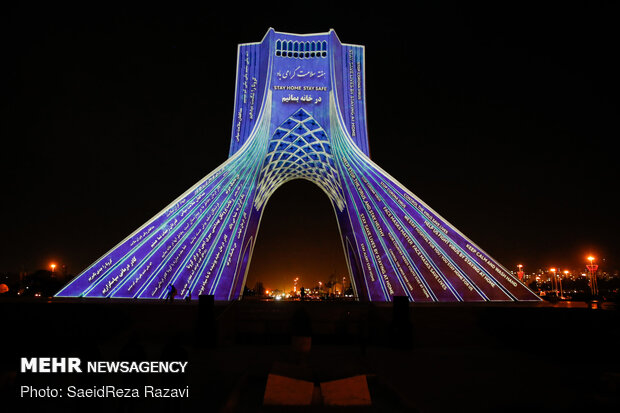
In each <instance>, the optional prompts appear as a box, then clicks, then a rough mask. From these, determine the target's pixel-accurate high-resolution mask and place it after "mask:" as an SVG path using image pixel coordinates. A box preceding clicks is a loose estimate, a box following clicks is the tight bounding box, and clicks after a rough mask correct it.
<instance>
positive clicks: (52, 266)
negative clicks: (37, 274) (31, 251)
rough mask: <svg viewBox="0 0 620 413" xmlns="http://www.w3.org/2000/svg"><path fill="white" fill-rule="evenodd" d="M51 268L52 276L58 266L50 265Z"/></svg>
mask: <svg viewBox="0 0 620 413" xmlns="http://www.w3.org/2000/svg"><path fill="white" fill-rule="evenodd" d="M50 268H51V269H52V274H53V273H54V270H55V269H56V264H54V263H52V264H50Z"/></svg>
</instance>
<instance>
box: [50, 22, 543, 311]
mask: <svg viewBox="0 0 620 413" xmlns="http://www.w3.org/2000/svg"><path fill="white" fill-rule="evenodd" d="M365 103H366V99H365V73H364V48H363V47H362V46H357V45H349V44H343V43H341V42H340V40H339V39H338V37H337V36H336V33H335V32H334V31H333V30H332V31H330V32H328V33H321V34H312V35H295V34H288V33H281V32H276V31H274V30H273V29H271V30H269V31H268V32H267V34H266V35H265V37H264V38H263V40H262V41H261V42H259V43H249V44H242V45H239V49H238V61H237V81H236V91H235V111H234V116H233V124H232V135H231V144H230V153H229V158H228V160H227V161H226V162H224V163H223V164H222V165H220V166H219V167H218V168H216V169H215V170H214V171H213V172H211V173H210V174H209V175H207V176H206V177H205V178H203V179H202V180H201V181H199V182H198V183H196V184H195V185H194V186H193V187H192V188H190V189H189V190H188V191H186V192H185V193H184V194H182V195H181V196H180V197H179V198H177V199H176V200H175V201H173V202H172V203H171V204H170V205H169V206H168V207H166V208H165V209H164V210H163V211H161V212H160V213H158V214H157V215H156V216H154V217H153V218H152V219H150V220H149V221H148V222H147V223H145V224H144V225H143V226H142V227H140V228H139V229H138V230H136V231H135V232H134V233H133V234H131V235H129V236H128V237H127V238H125V239H124V240H123V241H121V242H120V243H119V244H118V245H117V246H115V247H114V248H112V249H111V250H110V251H109V252H107V253H106V254H104V255H103V256H102V257H101V258H99V259H98V260H97V261H95V262H94V263H93V264H92V265H91V266H90V267H88V268H87V269H86V270H84V271H83V272H82V273H81V274H80V275H78V276H77V277H76V278H75V279H74V280H73V281H71V282H70V283H69V284H68V285H67V286H65V287H64V288H63V289H62V290H61V291H60V292H59V293H58V294H57V296H60V297H93V298H96V297H119V298H144V299H161V298H163V297H165V295H166V292H167V288H168V286H169V285H170V284H173V285H174V286H175V287H176V289H177V291H178V293H179V295H180V296H181V297H186V296H187V295H188V294H190V295H191V297H192V298H194V299H196V298H198V296H199V295H201V294H209V295H214V296H215V299H216V300H232V299H236V298H239V297H240V295H241V294H242V292H243V286H244V285H245V277H246V275H247V273H248V269H249V265H250V260H251V257H252V251H253V249H254V245H255V242H256V237H257V233H258V229H259V225H260V220H261V216H262V213H263V210H264V208H265V206H266V205H267V201H268V200H269V197H270V196H271V195H272V194H273V193H274V191H275V190H276V189H277V188H278V187H279V186H281V185H283V184H284V183H286V182H288V181H290V180H293V179H306V180H309V181H311V182H313V183H315V184H316V185H318V186H319V187H320V188H321V189H322V190H323V191H324V192H325V193H326V194H327V196H328V197H329V199H330V201H331V203H332V206H333V208H334V213H335V214H336V217H337V221H338V225H339V229H340V234H341V238H342V246H343V250H344V252H345V258H346V261H347V265H348V268H349V272H350V276H351V277H350V278H351V283H352V285H353V288H354V291H355V294H356V295H357V297H358V298H359V299H360V300H371V301H391V299H392V296H394V295H401V296H402V295H405V296H408V297H409V298H410V300H411V301H414V302H433V301H442V302H450V301H455V302H456V301H536V300H539V298H538V297H537V296H536V295H535V294H534V293H532V292H531V291H530V290H528V289H527V288H526V287H525V286H524V285H523V284H522V283H521V282H520V281H519V280H518V279H517V278H515V277H513V276H512V275H511V273H510V272H509V271H508V270H506V268H504V267H503V266H502V265H501V264H499V263H498V262H497V261H495V260H494V259H493V258H491V257H490V256H489V255H488V254H486V253H485V252H484V251H483V250H482V249H480V247H478V246H477V245H476V244H474V243H473V242H472V241H470V240H469V239H468V238H467V237H465V236H464V235H463V234H462V233H460V232H459V231H458V230H457V229H456V228H454V227H453V226H452V225H450V224H449V223H448V222H447V221H446V220H445V219H443V218H442V217H440V216H439V215H438V214H437V213H435V212H434V211H433V210H432V209H431V208H430V207H428V206H427V205H426V204H424V202H423V201H421V200H420V199H419V198H418V197H416V196H415V195H414V194H413V193H411V192H410V191H409V190H407V189H406V188H404V187H403V186H402V185H401V184H400V183H398V182H397V181H396V180H395V179H394V178H392V177H391V176H390V175H389V174H388V173H386V172H385V171H384V170H382V169H381V168H380V167H379V166H378V165H376V164H374V163H373V162H372V161H371V160H370V158H369V152H368V136H367V128H366V107H365ZM395 139H398V137H396V138H395Z"/></svg>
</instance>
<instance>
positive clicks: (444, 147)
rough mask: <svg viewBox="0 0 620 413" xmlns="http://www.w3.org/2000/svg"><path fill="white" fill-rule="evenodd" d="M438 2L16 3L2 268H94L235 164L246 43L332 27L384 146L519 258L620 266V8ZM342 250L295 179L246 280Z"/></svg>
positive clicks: (332, 258)
mask: <svg viewBox="0 0 620 413" xmlns="http://www.w3.org/2000/svg"><path fill="white" fill-rule="evenodd" d="M432 3H433V4H434V5H432V6H429V5H425V6H414V7H413V9H412V10H411V11H408V12H406V13H404V12H403V11H402V10H400V11H398V10H392V11H390V10H387V9H380V8H377V7H373V9H372V10H368V11H367V12H366V13H363V12H358V11H341V12H337V13H334V14H333V15H332V14H330V13H331V12H329V11H328V9H327V5H328V4H327V3H325V4H322V5H321V3H316V4H315V7H316V9H313V10H312V12H309V11H303V10H302V9H301V8H298V7H297V6H294V5H293V4H291V5H289V6H290V7H289V6H286V10H284V8H285V7H284V5H281V6H280V8H281V10H280V11H279V12H278V13H277V14H274V13H272V12H265V13H263V14H257V13H255V12H254V11H253V9H243V8H242V7H239V8H238V10H237V13H233V12H230V13H226V12H222V11H219V9H218V11H217V12H216V11H215V10H213V8H211V7H207V6H204V7H202V8H191V7H185V6H170V5H168V6H166V7H165V8H159V7H157V6H149V7H135V8H132V7H128V6H122V7H111V6H107V7H106V6H101V7H96V6H93V5H92V4H89V5H88V6H85V5H82V6H78V7H77V8H76V6H75V5H72V6H66V7H63V6H58V5H54V6H53V7H52V6H43V7H34V6H32V5H25V6H14V7H13V9H11V10H9V11H7V12H6V13H5V14H4V15H3V16H2V24H1V26H2V30H3V55H4V56H3V59H2V60H3V65H2V66H3V68H2V70H3V76H2V79H3V82H2V94H1V95H2V126H1V128H2V129H1V133H2V138H3V139H2V143H3V148H2V151H1V154H0V168H1V169H0V176H1V179H2V203H1V204H2V206H1V208H2V209H1V212H2V217H3V221H4V222H3V225H2V228H3V229H2V232H1V241H0V242H1V244H0V247H1V249H0V271H19V270H20V269H21V268H22V267H23V268H24V269H26V270H30V271H32V270H35V269H36V268H40V267H43V266H45V265H46V264H47V263H48V262H49V261H50V260H52V259H53V260H56V261H57V262H59V263H64V264H66V265H68V268H69V272H71V273H77V272H80V271H81V270H82V269H83V268H84V267H86V266H87V265H89V264H90V263H91V262H92V261H94V260H95V259H96V258H98V257H99V256H100V255H101V254H103V253H104V252H106V251H107V250H109V249H110V248H111V247H113V246H114V245H116V243H117V242H119V241H120V240H121V239H123V238H124V237H125V236H127V235H128V234H129V233H130V232H132V231H133V230H135V229H136V228H137V227H139V226H140V225H141V224H142V223H144V222H145V221H146V220H147V219H149V218H150V217H151V216H153V215H154V214H155V213H157V212H158V211H160V210H161V209H162V208H163V207H165V206H166V205H168V203H169V202H171V201H172V200H173V199H175V198H176V197H177V196H178V195H180V194H181V193H182V192H184V191H185V190H186V189H187V188H189V187H190V186H191V185H193V184H194V183H195V182H196V181H198V180H199V179H200V178H202V177H203V176H205V175H206V174H207V173H209V172H210V171H211V170H213V169H214V168H215V167H217V166H218V165H219V164H220V163H222V162H223V161H224V160H225V159H226V157H227V154H228V146H229V140H230V128H231V124H232V116H233V114H232V111H233V98H234V96H233V94H234V83H235V65H236V48H237V44H238V43H243V42H254V41H259V40H260V39H261V38H262V37H263V35H264V34H265V32H266V31H267V29H268V28H269V27H274V28H275V29H276V30H278V31H286V32H292V33H312V32H325V31H327V30H329V29H330V28H334V29H335V30H336V33H337V34H338V36H339V37H340V39H341V40H342V41H343V42H345V43H354V44H363V45H365V46H366V70H367V73H366V86H367V115H368V129H369V136H370V147H371V157H372V159H373V160H374V161H375V162H377V163H378V164H379V165H380V166H381V167H383V168H384V169H386V170H387V171H388V172H389V173H390V174H391V175H392V176H394V177H395V178H396V179H398V180H399V181H400V182H401V183H403V184H404V185H405V186H406V187H407V188H409V189H410V190H411V191H412V192H413V193H414V194H416V195H418V196H419V197H420V198H421V199H422V200H424V201H425V202H426V203H427V204H428V205H430V206H431V207H432V208H433V209H435V210H436V211H437V212H438V213H439V214H441V215H442V216H443V217H444V218H446V219H447V220H448V221H449V222H451V223H452V224H453V225H455V226H456V227H457V228H459V229H460V230H461V231H462V232H463V233H465V234H466V235H467V236H468V237H469V238H471V239H472V240H473V241H474V242H476V243H477V244H478V245H480V246H481V247H482V248H484V249H485V250H486V251H487V252H488V253H489V254H491V255H492V256H494V257H495V258H496V259H498V260H499V261H500V262H502V263H503V264H504V265H505V266H507V267H508V268H514V266H515V265H516V264H517V263H523V264H524V265H525V266H526V269H529V270H534V269H536V268H542V267H547V266H549V265H554V266H560V267H573V266H577V265H582V264H583V261H584V257H585V255H586V254H588V253H593V254H594V255H596V256H597V257H600V258H601V259H605V262H601V264H604V267H606V268H607V269H609V270H613V269H616V268H620V260H619V259H618V257H620V243H619V242H618V240H617V234H618V233H619V229H620V228H619V225H618V219H617V210H618V207H617V205H618V195H617V193H618V184H617V183H616V180H617V177H618V150H617V149H616V148H615V147H614V146H612V145H613V141H614V140H617V139H618V136H619V134H618V130H617V124H618V120H619V117H618V93H617V92H618V89H619V88H618V73H619V71H618V67H617V66H616V65H615V62H614V58H615V57H616V56H615V55H616V54H617V41H618V38H619V36H618V29H617V23H616V18H617V15H618V10H617V9H612V6H609V5H603V4H597V2H584V3H583V4H577V3H565V2H563V3H558V4H557V5H556V6H553V7H551V6H546V8H542V7H541V6H540V5H531V6H527V5H526V3H523V2H514V3H512V4H509V3H506V2H496V3H501V4H494V5H488V4H487V5H484V6H482V5H479V6H472V5H465V4H461V5H454V4H452V3H441V4H436V2H432ZM283 11H286V13H283ZM308 201H309V202H308ZM304 204H308V205H304ZM298 224H299V225H300V226H301V227H300V228H295V226H296V225H298ZM298 238H302V239H305V241H304V240H301V241H299V240H298ZM306 243H308V244H309V245H310V246H308V247H305V246H304V244H306ZM339 249H340V251H341V247H340V245H339V241H338V230H337V227H336V221H335V218H334V217H333V212H332V209H331V206H330V204H329V201H328V199H327V197H326V196H325V195H323V194H322V193H321V192H320V190H319V189H318V188H315V187H312V186H311V184H307V183H305V182H300V183H297V182H293V183H290V184H287V185H285V186H284V187H283V188H281V189H280V190H279V191H278V192H276V194H275V195H274V196H273V197H272V199H271V200H270V202H269V204H268V206H267V209H266V212H265V215H264V218H263V222H262V226H261V232H260V233H259V238H258V244H257V247H256V250H255V255H254V258H253V261H252V264H253V266H252V268H251V270H250V271H251V273H250V283H252V282H253V281H254V280H256V279H263V280H266V281H269V280H268V277H269V276H268V275H267V273H271V274H278V276H281V277H285V278H287V279H288V278H289V277H290V274H294V273H297V272H300V271H306V272H315V273H325V272H336V273H339V274H340V273H342V271H344V257H342V256H341V254H340V252H339ZM317 257H319V259H317ZM274 263H275V264H274ZM313 265H314V267H312V266H313ZM310 267H312V268H310ZM603 269H605V268H603ZM323 278H325V277H323Z"/></svg>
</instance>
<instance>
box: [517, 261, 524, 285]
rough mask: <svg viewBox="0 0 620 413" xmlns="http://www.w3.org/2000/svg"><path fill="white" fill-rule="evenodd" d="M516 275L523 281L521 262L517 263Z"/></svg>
mask: <svg viewBox="0 0 620 413" xmlns="http://www.w3.org/2000/svg"><path fill="white" fill-rule="evenodd" d="M517 268H518V270H517V276H518V277H519V280H520V281H523V265H522V264H518V265H517Z"/></svg>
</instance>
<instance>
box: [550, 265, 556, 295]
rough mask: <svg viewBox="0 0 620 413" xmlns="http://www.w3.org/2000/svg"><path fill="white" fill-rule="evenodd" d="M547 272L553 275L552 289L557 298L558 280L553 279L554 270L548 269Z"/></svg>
mask: <svg viewBox="0 0 620 413" xmlns="http://www.w3.org/2000/svg"><path fill="white" fill-rule="evenodd" d="M549 271H551V272H552V273H553V289H554V291H555V296H556V297H557V296H558V280H557V279H556V278H555V271H556V269H555V268H549Z"/></svg>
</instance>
